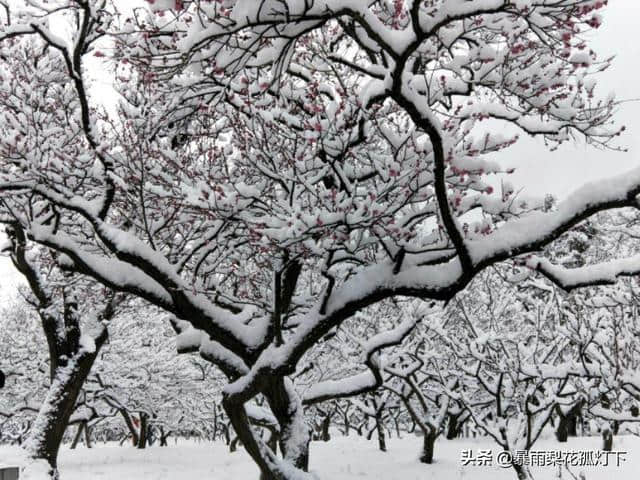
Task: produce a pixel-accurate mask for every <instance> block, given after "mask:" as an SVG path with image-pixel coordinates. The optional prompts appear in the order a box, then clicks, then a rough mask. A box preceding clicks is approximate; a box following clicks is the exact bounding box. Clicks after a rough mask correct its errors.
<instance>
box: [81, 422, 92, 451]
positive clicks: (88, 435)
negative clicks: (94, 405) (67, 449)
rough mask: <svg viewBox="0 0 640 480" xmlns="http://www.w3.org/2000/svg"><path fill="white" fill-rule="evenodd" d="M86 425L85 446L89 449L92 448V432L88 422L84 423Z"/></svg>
mask: <svg viewBox="0 0 640 480" xmlns="http://www.w3.org/2000/svg"><path fill="white" fill-rule="evenodd" d="M82 423H83V424H84V429H83V430H84V445H85V447H87V448H91V430H90V428H89V425H87V422H82Z"/></svg>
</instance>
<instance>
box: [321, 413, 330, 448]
mask: <svg viewBox="0 0 640 480" xmlns="http://www.w3.org/2000/svg"><path fill="white" fill-rule="evenodd" d="M330 426H331V415H329V414H327V416H326V417H324V418H323V419H322V433H321V435H320V440H322V441H323V442H328V441H329V440H331V435H330V433H329V427H330Z"/></svg>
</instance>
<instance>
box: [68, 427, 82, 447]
mask: <svg viewBox="0 0 640 480" xmlns="http://www.w3.org/2000/svg"><path fill="white" fill-rule="evenodd" d="M83 430H84V422H81V423H80V424H79V425H78V429H77V430H76V434H75V436H74V437H73V441H72V442H71V447H69V448H70V449H71V450H75V449H76V447H77V446H78V442H79V441H80V437H81V436H82V431H83Z"/></svg>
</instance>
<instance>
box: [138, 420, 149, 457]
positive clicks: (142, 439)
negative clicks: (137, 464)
mask: <svg viewBox="0 0 640 480" xmlns="http://www.w3.org/2000/svg"><path fill="white" fill-rule="evenodd" d="M148 434H149V431H148V426H147V414H146V413H144V412H140V435H139V438H138V445H137V448H139V449H144V448H147V435H148Z"/></svg>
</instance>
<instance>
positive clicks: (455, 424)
mask: <svg viewBox="0 0 640 480" xmlns="http://www.w3.org/2000/svg"><path fill="white" fill-rule="evenodd" d="M460 415H461V414H457V415H454V414H452V413H449V415H448V416H447V433H446V438H447V440H453V439H454V438H457V437H459V436H460V433H461V430H462V426H463V425H464V421H462V422H461V421H460Z"/></svg>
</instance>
